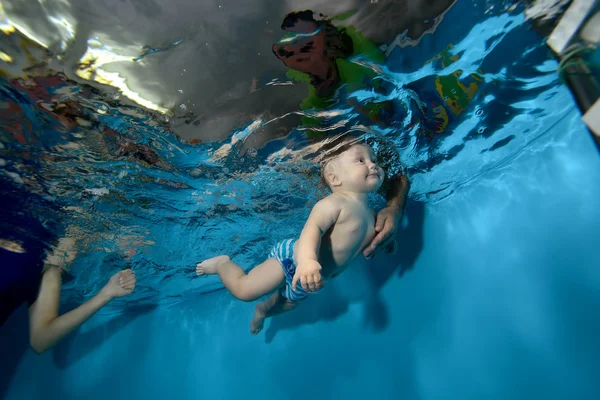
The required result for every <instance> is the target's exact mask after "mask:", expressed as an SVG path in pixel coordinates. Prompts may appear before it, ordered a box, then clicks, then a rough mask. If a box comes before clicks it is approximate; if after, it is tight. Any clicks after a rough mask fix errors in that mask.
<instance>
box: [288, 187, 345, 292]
mask: <svg viewBox="0 0 600 400" xmlns="http://www.w3.org/2000/svg"><path fill="white" fill-rule="evenodd" d="M340 211H341V204H340V203H339V201H337V199H336V198H334V197H333V196H329V197H326V198H324V199H323V200H321V201H319V202H318V203H317V204H315V206H314V207H313V209H312V211H311V212H310V216H309V217H308V220H307V221H306V224H304V229H302V233H301V234H300V239H299V240H298V256H297V261H298V268H296V273H295V274H294V278H293V280H292V289H293V290H296V284H297V283H298V281H300V285H301V286H302V288H303V289H304V290H305V291H307V292H309V291H310V292H316V291H317V290H319V289H321V288H322V287H323V282H322V280H321V264H319V259H318V256H319V247H320V246H321V237H323V235H324V234H325V232H327V231H328V230H329V228H331V226H333V224H334V223H335V222H336V221H337V219H338V217H339V215H340Z"/></svg>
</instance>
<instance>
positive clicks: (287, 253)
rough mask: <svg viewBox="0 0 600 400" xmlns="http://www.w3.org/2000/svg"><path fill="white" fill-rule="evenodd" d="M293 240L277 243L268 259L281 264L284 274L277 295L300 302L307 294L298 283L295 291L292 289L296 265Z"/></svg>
mask: <svg viewBox="0 0 600 400" xmlns="http://www.w3.org/2000/svg"><path fill="white" fill-rule="evenodd" d="M294 243H296V241H295V240H294V239H286V240H282V241H281V242H279V243H277V244H276V245H275V246H273V248H272V249H271V252H270V253H269V258H275V259H277V261H279V264H281V268H283V273H284V274H285V285H283V286H282V287H281V289H279V293H281V295H282V296H283V297H285V298H286V299H288V300H290V301H300V300H303V299H304V298H306V297H307V296H308V295H309V293H308V292H306V291H305V290H304V289H303V288H302V286H300V282H298V283H297V284H296V290H293V289H292V280H293V279H294V274H295V273H296V263H295V262H294Z"/></svg>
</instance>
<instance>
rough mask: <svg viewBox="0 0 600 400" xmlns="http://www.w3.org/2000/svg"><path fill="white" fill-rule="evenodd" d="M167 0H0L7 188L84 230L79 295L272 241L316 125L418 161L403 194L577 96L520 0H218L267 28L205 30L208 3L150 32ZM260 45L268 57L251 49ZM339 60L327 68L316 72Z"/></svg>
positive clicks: (502, 152) (499, 152) (394, 161)
mask: <svg viewBox="0 0 600 400" xmlns="http://www.w3.org/2000/svg"><path fill="white" fill-rule="evenodd" d="M158 3H159V2H157V3H153V2H150V3H148V7H149V8H144V9H138V8H137V6H136V5H138V4H139V3H138V2H136V1H132V2H131V5H133V7H134V10H133V11H134V14H133V15H135V19H133V20H132V21H133V22H132V24H133V25H131V26H132V28H131V29H132V31H131V37H129V39H128V35H127V32H128V31H127V30H126V27H127V24H125V22H123V21H120V22H119V24H118V25H115V24H116V22H115V21H116V17H114V16H113V17H112V19H107V20H106V22H107V24H109V25H110V26H112V28H111V29H113V31H112V33H113V35H109V34H107V33H106V32H96V31H95V30H93V29H91V28H90V27H92V26H94V25H93V21H94V20H93V18H92V16H93V15H94V12H95V13H100V11H101V10H100V11H99V9H94V7H96V5H94V6H93V7H92V6H90V7H92V9H90V10H89V14H86V13H85V12H84V11H85V10H83V11H82V9H83V7H82V6H81V5H80V6H79V7H80V8H75V6H70V5H69V4H68V3H67V2H60V1H55V2H52V1H45V2H43V3H40V4H42V5H43V7H42V6H40V7H42V8H40V10H37V11H36V12H37V13H36V12H34V11H31V9H29V11H25V10H23V9H20V8H19V2H10V1H8V2H3V3H2V5H3V11H2V18H3V25H2V28H3V31H4V34H3V35H2V38H1V40H0V45H1V46H2V47H1V53H0V56H1V57H0V58H1V59H2V60H3V63H2V68H1V72H0V74H1V76H2V78H1V80H2V85H1V89H0V90H1V97H0V99H1V100H0V101H1V102H0V125H1V128H2V132H1V133H0V135H1V136H0V168H1V169H0V173H1V174H2V182H3V186H4V189H3V191H4V197H5V199H9V201H12V202H13V204H12V205H11V207H9V208H8V210H9V211H8V212H12V213H13V214H14V213H19V212H21V211H22V210H27V213H29V214H31V215H33V216H35V218H38V219H40V220H41V221H43V223H44V224H45V226H46V227H47V228H48V229H50V230H52V231H53V232H54V233H56V234H59V235H63V234H65V232H66V234H67V235H69V236H72V237H75V238H76V239H77V245H76V247H77V249H78V257H77V259H76V261H75V262H74V264H73V267H72V275H73V279H72V280H71V281H70V282H69V283H67V284H66V289H67V290H66V291H65V292H66V295H67V301H81V300H82V299H83V298H84V297H85V296H88V295H89V294H91V293H93V292H95V291H96V290H98V289H99V288H100V287H101V286H102V285H104V283H105V282H106V280H107V279H108V277H109V276H110V275H111V274H112V273H114V271H115V270H117V269H118V268H123V267H125V266H131V267H133V268H134V269H135V270H136V271H137V275H138V280H139V284H138V287H137V289H136V292H135V293H134V294H133V295H132V296H130V297H128V298H126V299H125V300H123V301H127V302H132V301H134V302H138V303H139V302H153V303H154V302H160V303H162V304H167V303H169V302H171V301H174V300H176V299H177V298H178V297H179V296H180V295H182V294H183V293H185V292H190V291H197V290H198V289H200V290H212V289H214V288H216V287H218V286H217V281H216V280H211V279H212V278H208V279H194V277H193V268H192V267H193V266H194V265H195V263H196V262H198V261H199V260H202V259H204V258H206V257H210V256H214V255H216V254H223V253H227V254H230V255H232V256H233V257H235V258H236V260H237V261H238V262H239V263H241V264H245V265H248V266H250V265H252V264H254V263H255V262H256V260H259V259H262V258H264V255H265V254H266V252H267V250H268V248H269V247H270V246H271V245H272V243H273V242H274V241H275V240H277V239H278V238H284V237H288V236H293V235H297V234H298V232H299V231H300V229H301V227H302V224H303V222H304V220H305V217H306V215H307V213H308V211H309V210H310V207H311V206H312V204H314V202H315V200H316V199H317V198H319V197H320V196H322V195H323V189H322V187H321V186H319V183H318V174H316V164H315V157H316V155H317V154H318V151H317V149H318V147H319V146H318V143H319V141H320V140H322V139H323V138H327V137H331V136H332V135H334V134H338V133H342V132H344V131H346V130H348V129H353V130H355V131H358V132H360V133H363V134H365V135H367V136H370V137H372V138H376V140H377V143H378V149H379V150H380V152H381V153H382V154H383V155H382V159H385V160H387V164H388V166H389V168H390V171H397V170H399V169H401V168H402V169H403V170H404V171H405V172H406V173H408V174H409V176H410V177H411V180H412V182H413V186H412V191H411V197H412V198H414V199H417V200H421V201H427V202H431V201H434V202H435V201H441V200H443V199H444V198H446V197H448V196H451V195H452V193H453V192H454V191H455V190H456V189H457V188H458V187H460V186H461V185H465V184H468V183H469V182H470V181H472V180H474V179H476V178H477V177H478V176H480V175H482V174H484V173H485V172H486V171H489V170H491V169H494V168H498V167H499V166H501V165H503V164H504V163H506V162H509V161H510V159H511V158H512V157H514V156H515V155H516V154H518V153H519V152H521V151H522V150H523V149H527V148H530V147H531V146H534V144H531V143H532V141H534V140H535V139H536V138H537V137H539V136H540V135H542V134H544V133H545V132H547V131H548V130H549V129H550V128H551V127H552V126H553V124H554V123H556V121H558V120H560V119H561V118H562V117H563V116H564V115H565V114H566V113H567V112H568V111H569V110H570V109H571V107H572V106H571V105H570V103H571V102H570V99H569V97H568V96H567V95H566V92H565V90H564V89H563V88H561V87H560V86H559V80H558V77H557V75H556V73H555V71H556V62H555V61H554V60H551V59H550V58H549V54H548V51H547V50H546V48H545V46H544V43H543V40H542V38H541V37H540V36H538V35H537V34H536V33H534V32H532V31H531V30H530V29H529V28H530V26H529V25H530V22H529V21H527V20H526V17H525V14H524V9H523V7H522V6H521V5H518V4H517V5H511V4H505V3H503V2H496V3H492V2H468V1H467V2H460V3H459V4H454V5H453V4H452V2H451V1H446V2H438V3H436V4H434V5H433V6H432V5H430V7H431V10H433V11H431V12H430V13H435V15H429V16H426V17H423V16H421V17H419V13H417V15H416V16H413V19H412V20H410V21H407V20H402V21H401V23H398V21H399V20H400V19H402V18H403V17H402V16H405V15H406V14H407V12H404V11H406V10H398V8H397V7H398V5H397V4H396V3H400V2H384V1H382V2H381V4H379V2H373V1H372V2H371V3H372V4H373V5H371V7H379V8H377V9H369V8H368V6H365V7H364V8H361V9H357V10H353V9H352V8H351V7H350V6H349V7H347V8H346V9H342V10H340V9H338V10H335V11H336V13H335V14H337V17H334V18H331V17H327V16H325V15H319V12H323V13H327V14H328V15H330V16H331V15H335V14H333V12H332V11H329V10H323V11H322V10H320V9H319V5H318V4H311V5H310V7H311V8H312V9H313V10H314V11H316V13H315V14H314V18H315V20H312V18H313V17H312V14H311V13H308V14H307V13H300V14H291V15H288V17H287V18H286V19H284V17H285V16H286V14H287V13H288V12H289V10H287V11H282V10H269V11H267V9H265V14H268V18H267V17H266V16H264V18H263V16H261V15H257V13H258V12H255V13H253V14H252V15H251V16H250V17H248V18H246V19H244V18H241V17H239V15H238V14H239V12H240V10H239V9H236V8H235V7H231V9H226V10H223V8H224V7H225V8H227V7H229V6H228V5H227V4H224V5H220V6H219V5H213V6H212V7H213V8H215V9H214V10H212V11H211V12H212V13H214V16H215V18H221V19H222V18H223V15H229V17H230V23H232V24H233V20H236V21H237V23H239V24H245V26H246V28H247V30H248V32H251V33H252V34H255V35H257V36H256V37H253V36H251V35H247V36H242V37H235V38H234V39H231V38H230V37H229V36H228V31H227V29H225V28H226V27H227V25H220V30H217V33H215V34H214V35H213V37H212V38H211V40H210V42H208V41H205V40H204V39H203V38H205V37H208V36H206V35H204V36H203V34H202V33H203V32H204V33H205V32H206V31H207V30H208V28H206V27H205V26H204V25H210V23H211V21H210V18H208V17H207V19H206V20H204V21H197V25H198V26H200V28H198V27H197V26H196V25H194V26H195V28H193V29H190V30H189V32H188V33H187V34H185V35H184V34H183V33H182V37H172V36H173V35H169V34H167V33H164V35H165V36H164V37H163V38H157V37H155V36H156V35H150V37H148V38H147V39H144V40H151V42H144V45H139V40H138V38H135V37H133V36H135V35H134V33H139V32H140V30H139V29H138V30H135V29H136V27H138V26H137V25H136V22H135V21H138V22H139V21H146V22H148V23H150V22H151V21H154V23H156V21H157V19H156V18H158V17H157V16H156V15H154V14H152V12H151V11H152V10H151V8H152V7H158V8H157V10H160V9H161V7H160V6H159V5H158ZM387 3H389V4H387ZM436 5H437V8H436V7H434V6H436ZM188 6H189V7H193V6H192V5H188ZM217 6H218V7H217ZM401 6H403V5H401ZM69 7H71V8H69ZM98 7H99V6H98ZM197 7H209V6H208V5H202V6H200V5H198V6H197ZM323 7H324V8H326V7H330V6H323ZM385 7H388V8H385ZM169 10H170V13H171V14H169V15H172V14H173V12H175V13H177V12H178V11H177V9H173V8H170V9H169ZM173 10H175V11H173ZM155 11H156V10H155ZM401 11H403V12H401ZM28 13H29V14H28ZM228 13H229V14H228ZM105 14H106V10H105ZM183 14H184V10H180V15H183ZM258 14H260V13H258ZM408 14H410V13H408ZM407 18H408V17H407ZM267 19H268V20H267ZM277 19H278V20H277ZM405 19H406V18H405ZM32 21H33V22H32ZM36 21H37V22H36ZM164 21H167V22H164V23H165V24H166V25H167V28H168V26H169V24H171V26H172V27H173V30H174V31H177V32H182V29H180V25H178V24H176V23H175V22H174V21H175V20H174V19H173V18H170V17H169V18H166V17H165V19H164ZM169 21H170V22H169ZM258 21H260V23H259V22H258ZM282 21H283V24H282ZM77 22H79V24H77ZM265 22H266V23H265ZM86 24H87V25H86ZM111 24H112V25H111ZM123 24H125V25H123ZM140 24H141V22H139V23H138V25H140ZM402 24H404V25H402ZM254 25H257V26H258V25H260V26H258V27H256V26H254ZM280 25H283V26H282V27H281V28H280ZM397 26H401V27H403V29H400V28H397ZM212 28H214V26H212ZM165 29H166V28H165V27H163V28H160V29H159V28H157V30H158V31H160V32H166V31H165ZM232 29H233V28H232ZM115 32H117V33H115ZM230 33H231V32H230ZM183 36H185V37H183ZM118 40H120V42H119V41H118ZM206 40H208V39H206ZM232 40H233V42H232ZM273 45H275V46H274V47H273V48H272V46H273ZM306 46H308V47H310V46H312V47H313V50H314V51H313V50H307V47H306ZM211 47H213V48H215V49H216V50H214V52H213V53H211V50H210V48H211ZM302 49H304V53H303V54H304V55H305V54H306V51H308V54H309V55H310V57H312V64H311V66H310V67H307V66H306V63H303V60H302V59H300V60H299V59H298V54H299V52H300V51H301V50H302ZM254 50H258V51H256V54H257V57H258V56H260V61H256V60H254V59H252V60H251V59H248V57H249V55H248V54H249V52H254ZM323 50H327V57H329V58H328V60H323V58H324V57H323V56H322V54H325V53H323ZM311 51H313V52H312V53H311ZM74 54H76V55H78V57H76V58H75V59H73V57H74V56H73V55H74ZM211 57H212V58H211ZM192 60H193V62H192ZM332 60H333V61H332ZM255 64H256V65H258V66H259V68H261V70H259V71H256V68H257V67H256V65H255ZM334 64H335V65H336V67H334V68H333V77H332V74H331V71H330V72H329V74H327V73H325V74H323V73H322V71H320V72H318V70H319V68H321V69H323V68H325V69H326V67H327V66H328V65H329V66H331V65H334ZM215 65H216V67H215ZM219 68H221V69H219ZM311 68H312V70H311ZM249 70H251V71H250V72H248V71H249ZM147 71H152V73H154V75H151V74H150V73H148V72H147ZM207 71H208V72H207ZM311 71H313V72H314V73H313V74H312V75H307V74H306V73H304V72H309V73H310V72H311ZM221 72H222V73H221ZM248 73H250V74H251V75H252V76H251V77H250V78H251V79H250V78H248V79H246V75H247V74H248ZM319 74H320V75H319ZM199 77H200V78H202V79H203V80H202V79H200V78H199ZM323 77H325V78H323ZM175 78H176V79H175ZM238 78H239V79H238ZM174 82H176V83H174ZM186 82H187V83H186ZM309 83H310V86H309ZM169 85H171V86H169ZM215 87H217V88H220V90H221V95H218V96H217V95H215ZM136 88H137V90H136ZM190 93H191V94H190ZM161 99H162V102H161ZM566 104H569V105H568V106H565V105H566ZM391 154H397V156H395V157H391V156H390V155H391ZM9 193H12V194H11V196H13V197H10V196H8V194H9ZM24 193H28V195H25V194H24ZM19 198H22V199H24V200H23V202H22V204H16V203H15V201H16V199H19ZM11 199H12V200H11ZM373 200H374V202H375V203H376V204H378V205H381V204H383V203H382V199H381V198H380V197H378V198H374V199H373ZM17 220H18V219H17ZM10 229H11V228H7V226H3V231H4V232H3V233H4V234H8V233H7V232H9V230H10ZM9 236H10V235H9ZM9 239H10V237H9Z"/></svg>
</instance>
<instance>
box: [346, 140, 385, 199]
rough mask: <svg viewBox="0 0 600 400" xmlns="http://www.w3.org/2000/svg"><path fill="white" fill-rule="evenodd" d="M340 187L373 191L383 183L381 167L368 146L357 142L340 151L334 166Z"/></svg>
mask: <svg viewBox="0 0 600 400" xmlns="http://www.w3.org/2000/svg"><path fill="white" fill-rule="evenodd" d="M335 170H336V173H337V174H338V176H339V178H340V181H341V183H342V188H344V189H346V190H350V191H356V192H360V193H369V192H373V191H375V190H377V189H379V187H381V184H382V183H383V178H384V177H385V175H384V173H383V169H382V168H381V167H379V166H378V165H377V163H376V160H375V153H374V152H373V149H372V148H371V147H370V146H367V145H364V144H358V145H355V146H352V147H351V148H349V149H348V150H346V151H345V152H344V153H342V154H341V155H340V156H339V158H338V160H337V165H336V167H335Z"/></svg>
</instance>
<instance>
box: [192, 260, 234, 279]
mask: <svg viewBox="0 0 600 400" xmlns="http://www.w3.org/2000/svg"><path fill="white" fill-rule="evenodd" d="M228 261H230V259H229V256H217V257H213V258H209V259H208V260H206V261H202V262H201V263H200V264H198V265H196V275H212V274H216V273H217V272H218V270H219V265H221V264H223V263H224V262H228Z"/></svg>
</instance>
